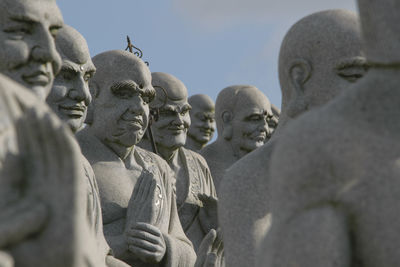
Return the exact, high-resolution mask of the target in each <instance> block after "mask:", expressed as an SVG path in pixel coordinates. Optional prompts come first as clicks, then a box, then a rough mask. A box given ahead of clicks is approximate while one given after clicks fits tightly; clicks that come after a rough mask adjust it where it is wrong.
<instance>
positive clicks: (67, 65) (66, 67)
mask: <svg viewBox="0 0 400 267" xmlns="http://www.w3.org/2000/svg"><path fill="white" fill-rule="evenodd" d="M61 69H62V70H64V71H73V72H79V69H78V68H77V67H76V66H73V65H71V64H70V63H69V62H66V61H63V63H62V66H61Z"/></svg>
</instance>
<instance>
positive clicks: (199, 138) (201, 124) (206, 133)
mask: <svg viewBox="0 0 400 267" xmlns="http://www.w3.org/2000/svg"><path fill="white" fill-rule="evenodd" d="M192 107H193V109H192V110H191V111H190V120H191V122H192V124H191V125H190V128H189V132H188V135H189V137H190V138H192V139H194V140H195V141H196V142H198V143H200V144H206V143H207V142H209V141H210V140H211V138H212V137H213V134H214V131H215V110H214V107H213V106H205V105H202V106H200V105H192Z"/></svg>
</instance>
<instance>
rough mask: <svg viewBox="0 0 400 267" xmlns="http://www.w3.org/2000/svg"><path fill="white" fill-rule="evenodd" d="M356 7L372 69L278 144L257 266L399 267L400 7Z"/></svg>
mask: <svg viewBox="0 0 400 267" xmlns="http://www.w3.org/2000/svg"><path fill="white" fill-rule="evenodd" d="M358 4H359V10H360V18H361V25H362V30H363V37H364V39H363V44H364V48H365V53H366V57H367V59H368V62H369V63H370V66H371V69H370V71H369V72H368V74H367V75H366V76H365V78H364V79H363V80H362V81H360V82H359V83H357V84H355V85H354V86H353V87H352V88H349V89H348V90H346V91H345V92H343V94H341V95H340V96H339V97H338V98H336V99H335V100H333V101H332V102H331V103H329V104H328V105H327V106H325V107H322V108H320V109H316V110H314V111H311V112H310V113H308V114H307V115H305V116H303V117H302V118H301V119H299V120H297V121H295V122H294V123H293V124H291V125H290V126H288V129H287V131H285V134H284V135H282V137H281V140H280V141H279V144H278V145H277V147H276V149H275V153H274V155H273V158H272V161H271V185H270V186H271V209H272V214H273V223H272V227H271V230H270V233H269V234H268V235H267V237H266V240H265V241H264V244H263V248H262V250H261V251H260V255H259V265H258V266H271V267H272V266H282V267H289V266H296V267H299V266H300V267H302V266H307V267H316V266H324V267H331V266H363V267H370V266H371V267H372V266H385V267H394V266H398V264H399V261H400V255H399V253H398V251H397V249H398V245H399V242H400V232H399V224H398V222H399V221H400V214H399V212H398V208H399V206H400V198H399V193H400V181H399V177H400V165H399V161H400V145H399V142H398V140H399V138H400V124H399V119H398V118H399V116H400V106H399V105H398V99H399V98H400V90H399V83H400V52H399V47H400V38H399V36H400V26H399V25H400V15H399V14H400V2H399V1H397V0H359V1H358ZM316 132H317V133H318V134H315V133H316Z"/></svg>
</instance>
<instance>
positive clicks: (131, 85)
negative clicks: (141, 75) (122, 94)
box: [111, 81, 139, 93]
mask: <svg viewBox="0 0 400 267" xmlns="http://www.w3.org/2000/svg"><path fill="white" fill-rule="evenodd" d="M138 88H139V86H138V85H137V84H136V83H135V82H133V81H120V82H116V83H114V84H113V85H112V86H111V92H113V93H114V92H117V91H119V90H121V89H129V90H132V92H136V91H139V90H138Z"/></svg>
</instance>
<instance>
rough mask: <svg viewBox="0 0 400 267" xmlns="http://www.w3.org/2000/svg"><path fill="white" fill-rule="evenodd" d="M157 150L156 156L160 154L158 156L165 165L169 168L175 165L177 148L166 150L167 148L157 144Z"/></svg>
mask: <svg viewBox="0 0 400 267" xmlns="http://www.w3.org/2000/svg"><path fill="white" fill-rule="evenodd" d="M157 150H158V154H160V156H161V157H162V158H163V159H164V160H165V161H167V163H168V164H169V165H170V166H171V164H172V165H174V164H177V162H178V151H179V147H177V148H168V147H164V146H162V145H160V144H157Z"/></svg>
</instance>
